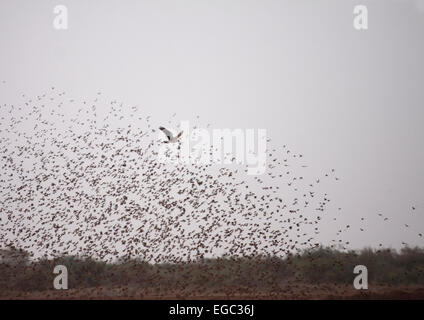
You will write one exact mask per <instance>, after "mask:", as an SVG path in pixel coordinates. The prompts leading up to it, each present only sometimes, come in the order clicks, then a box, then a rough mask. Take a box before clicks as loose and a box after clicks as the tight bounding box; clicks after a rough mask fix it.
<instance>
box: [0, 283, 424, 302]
mask: <svg viewBox="0 0 424 320" xmlns="http://www.w3.org/2000/svg"><path fill="white" fill-rule="evenodd" d="M0 299H41V300H45V299H48V300H50V299H53V300H56V299H59V300H61V299H82V300H93V299H95V300H103V299H114V300H117V299H141V300H184V299H187V300H204V299H206V300H228V299H236V300H244V299H249V300H262V299H267V300H269V299H278V300H293V299H311V300H324V299H378V300H380V299H413V300H424V287H423V286H401V287H388V286H374V287H371V286H370V288H369V289H368V290H362V291H357V290H355V289H354V288H353V287H352V286H349V287H348V286H336V285H332V284H329V285H320V286H312V285H297V286H296V287H293V286H292V287H291V288H290V289H288V290H284V289H281V290H279V291H278V292H254V293H252V292H248V291H247V290H246V289H238V290H232V291H231V292H230V291H228V292H212V291H211V292H202V293H196V292H193V291H192V292H188V291H186V292H185V291H178V292H177V291H165V290H159V289H149V290H147V289H139V288H134V287H128V286H127V287H111V288H109V287H98V288H84V289H69V290H66V291H57V290H48V291H39V292H29V293H22V292H8V293H2V294H0Z"/></svg>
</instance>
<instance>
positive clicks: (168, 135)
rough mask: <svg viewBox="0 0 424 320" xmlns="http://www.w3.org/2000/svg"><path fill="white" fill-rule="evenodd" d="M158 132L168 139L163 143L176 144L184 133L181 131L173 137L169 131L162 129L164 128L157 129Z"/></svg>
mask: <svg viewBox="0 0 424 320" xmlns="http://www.w3.org/2000/svg"><path fill="white" fill-rule="evenodd" d="M159 130H161V131H162V132H163V133H164V134H165V135H166V137H167V138H168V141H164V143H174V142H177V141H178V139H179V138H180V137H181V136H182V135H183V132H184V131H181V132H180V133H179V134H177V135H176V136H175V137H174V135H173V134H172V132H171V131H169V130H168V129H166V128H164V127H159Z"/></svg>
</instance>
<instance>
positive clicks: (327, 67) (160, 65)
mask: <svg viewBox="0 0 424 320" xmlns="http://www.w3.org/2000/svg"><path fill="white" fill-rule="evenodd" d="M59 4H60V5H65V6H66V7H67V8H68V15H69V16H68V23H69V28H68V29H67V30H56V29H55V28H54V27H53V20H54V18H55V14H54V13H53V9H54V7H55V6H56V5H59ZM358 4H362V5H366V6H367V8H368V15H369V16H368V23H369V25H368V29H367V30H356V29H354V28H353V19H354V15H353V8H354V6H355V5H358ZM423 39H424V1H423V0H415V1H413V0H404V1H400V0H397V1H395V0H385V1H383V0H374V1H362V0H361V1H360V2H359V1H350V0H349V1H347V0H343V1H335V0H334V1H330V0H327V1H324V0H314V1H312V0H310V1H304V0H296V1H269V0H265V1H252V0H244V1H241V0H226V1H223V0H216V1H211V0H207V1H206V0H200V1H199V0H181V1H171V0H159V1H125V2H123V1H112V0H107V1H100V0H99V1H95V0H90V1H82V0H73V1H60V2H58V1H44V0H41V1H29V0H26V1H23V0H13V1H12V0H2V1H1V2H0V48H1V49H0V97H1V100H2V101H0V102H1V103H13V102H17V101H19V99H20V96H21V95H22V94H23V93H25V94H26V95H29V96H31V95H37V94H40V93H41V92H44V91H45V90H46V89H47V88H50V87H51V86H55V87H57V88H60V90H64V91H66V92H67V93H68V94H69V95H72V96H74V97H84V96H93V95H95V94H96V92H98V91H101V92H102V93H103V94H104V95H105V96H106V97H110V98H111V99H112V98H115V99H118V100H119V101H123V102H124V103H125V104H128V105H137V106H139V107H140V108H141V109H142V110H143V112H144V113H145V114H149V115H151V116H152V119H153V121H154V124H155V125H158V126H159V125H161V121H162V119H169V117H170V116H171V115H172V114H174V113H175V112H177V114H178V117H179V119H181V121H193V122H194V121H195V119H196V117H197V116H200V119H204V121H205V122H204V125H206V123H210V124H211V125H212V127H213V128H232V129H234V128H242V129H247V128H256V129H259V128H263V129H266V130H267V135H268V137H269V138H271V139H272V143H273V145H274V146H282V145H287V146H289V147H290V148H291V150H293V151H294V152H297V153H301V154H303V155H304V158H305V159H306V160H307V162H308V164H309V166H310V167H311V170H312V172H314V173H316V174H319V173H320V172H323V171H325V170H329V169H330V168H334V169H335V170H336V172H337V173H338V176H339V177H340V181H339V183H337V184H336V185H334V186H328V188H329V189H328V190H329V193H330V194H331V196H332V199H333V201H334V202H335V207H341V208H342V210H343V216H342V217H341V219H342V222H343V224H355V223H357V221H358V220H359V218H360V217H362V216H366V217H367V218H368V220H367V221H368V222H367V223H368V225H367V227H368V230H369V232H367V233H366V234H363V233H359V232H358V231H352V232H351V234H350V241H351V246H352V247H353V248H360V247H364V246H377V245H378V244H379V243H382V244H384V245H385V246H390V247H395V248H399V247H400V243H401V241H403V242H405V243H408V244H410V245H423V244H424V243H423V242H424V240H423V238H418V237H417V236H416V234H417V232H422V231H424V230H423V229H424V188H423V185H424V169H423V163H424V139H423V138H424V129H423V126H422V121H423V119H424V111H423V107H424V106H423V102H424V90H423V89H424V85H423V84H424V61H423V57H424V41H423ZM412 206H414V207H415V208H416V210H414V211H412V210H411V207H412ZM378 213H382V214H384V215H385V216H387V217H390V223H384V224H383V223H382V221H381V219H379V217H378V215H377V214H378ZM404 224H409V225H410V226H411V228H409V229H405V228H403V225H404ZM326 228H328V229H327V232H328V237H330V236H329V234H330V233H331V234H333V233H332V231H333V229H334V228H337V226H335V225H333V224H331V223H330V221H329V222H328V225H327V227H326ZM324 229H325V228H324ZM322 237H323V239H322V240H323V241H325V240H326V237H327V236H326V232H325V230H324V232H323V235H322Z"/></svg>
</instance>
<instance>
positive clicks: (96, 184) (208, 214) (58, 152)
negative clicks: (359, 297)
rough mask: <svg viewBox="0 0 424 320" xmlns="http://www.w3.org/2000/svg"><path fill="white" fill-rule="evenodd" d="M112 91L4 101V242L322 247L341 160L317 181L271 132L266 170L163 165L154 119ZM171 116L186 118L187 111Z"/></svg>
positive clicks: (191, 248)
mask: <svg viewBox="0 0 424 320" xmlns="http://www.w3.org/2000/svg"><path fill="white" fill-rule="evenodd" d="M101 97H102V94H101V93H100V92H99V93H97V95H96V96H95V97H94V98H92V99H87V100H78V99H69V98H67V95H66V92H61V91H58V90H57V89H56V88H54V87H52V88H50V89H49V90H48V91H47V92H46V93H43V94H41V95H38V96H34V97H27V96H25V95H22V102H21V103H19V104H16V105H15V104H2V105H1V119H0V150H1V162H0V165H1V173H0V182H1V183H0V198H1V205H0V215H1V217H2V219H1V221H0V230H1V234H0V243H2V244H3V245H4V246H9V245H13V246H15V247H19V248H22V249H23V250H25V251H28V252H30V253H31V255H33V256H34V258H36V257H60V256H63V255H78V256H81V257H91V258H96V259H101V260H104V261H108V262H110V261H116V260H117V259H121V260H127V259H134V258H137V259H140V260H144V261H148V262H151V263H160V262H187V261H196V260H199V259H202V258H207V257H217V256H232V257H243V256H280V257H282V256H286V255H287V254H292V253H295V252H297V251H300V250H303V249H307V248H313V247H316V246H319V245H320V243H319V242H318V241H317V240H316V236H317V235H318V234H319V233H320V226H321V222H322V218H323V216H324V214H325V211H326V210H327V207H328V205H329V203H330V201H331V200H330V197H329V195H328V194H327V193H326V192H322V191H321V189H322V187H320V185H323V184H324V183H325V182H326V181H327V182H330V183H333V182H334V183H337V181H338V180H339V178H338V177H337V176H336V172H335V170H334V169H330V170H328V172H324V173H322V174H321V175H320V176H319V177H313V178H310V177H308V171H307V170H308V169H307V168H308V165H307V164H306V163H305V162H304V157H303V156H302V155H301V154H296V153H294V152H292V151H290V150H289V149H288V148H287V146H282V147H280V148H277V147H270V143H271V140H270V139H268V149H267V171H266V173H265V174H263V175H260V176H248V175H247V174H246V172H247V167H246V166H243V165H218V164H201V163H192V164H185V163H163V162H160V161H158V146H159V145H161V144H162V143H163V139H161V136H160V134H162V135H163V133H162V132H160V130H158V129H157V128H158V127H159V126H158V125H154V124H153V121H152V119H151V117H150V116H146V115H143V114H142V112H143V110H142V109H141V108H139V107H126V106H124V104H123V103H120V102H118V101H115V100H114V101H103V100H102V99H101ZM161 125H162V124H161ZM163 125H165V126H167V127H178V123H177V122H176V115H175V114H174V115H173V116H172V118H171V119H170V120H169V121H168V122H167V123H166V124H163ZM208 127H210V125H208ZM163 129H164V128H161V130H162V131H164V130H163ZM163 137H164V136H163ZM414 209H415V208H414ZM339 210H340V208H339ZM349 227H350V226H346V227H345V228H342V229H341V230H339V232H338V233H337V236H339V238H338V239H336V240H333V241H334V246H339V247H342V248H343V247H344V246H345V245H348V244H349V242H346V241H343V240H342V238H341V235H342V232H343V231H344V230H347V229H349ZM361 231H363V229H362V230H361ZM419 236H420V237H422V235H421V234H420V235H419Z"/></svg>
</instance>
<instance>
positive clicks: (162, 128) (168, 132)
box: [159, 127, 174, 140]
mask: <svg viewBox="0 0 424 320" xmlns="http://www.w3.org/2000/svg"><path fill="white" fill-rule="evenodd" d="M159 130H161V131H162V132H163V133H164V134H165V135H166V136H167V138H168V140H171V139H172V138H173V137H174V136H173V134H172V132H171V131H169V130H168V129H166V128H164V127H159Z"/></svg>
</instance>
